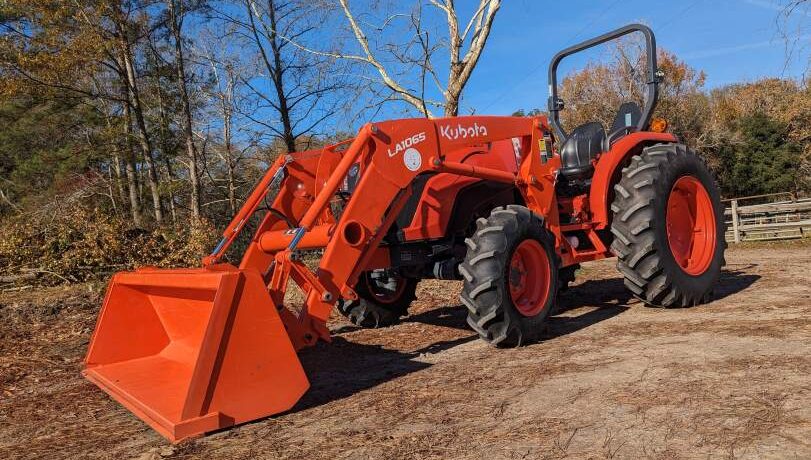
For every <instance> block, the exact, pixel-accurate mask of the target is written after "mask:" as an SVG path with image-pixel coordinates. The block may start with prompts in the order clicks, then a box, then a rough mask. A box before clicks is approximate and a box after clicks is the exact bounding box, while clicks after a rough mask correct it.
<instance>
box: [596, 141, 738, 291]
mask: <svg viewBox="0 0 811 460" xmlns="http://www.w3.org/2000/svg"><path fill="white" fill-rule="evenodd" d="M614 191H615V199H614V202H613V204H612V205H611V210H612V212H613V219H612V224H611V233H613V235H614V241H613V243H612V245H611V249H612V251H613V252H614V254H616V255H617V258H618V262H617V269H618V270H619V271H620V272H621V273H622V275H623V276H624V278H625V286H626V287H627V288H628V289H630V290H631V291H632V292H633V293H634V295H636V296H637V297H638V298H640V299H641V300H643V301H644V302H645V303H646V304H648V305H651V306H659V307H687V306H693V305H698V304H701V303H705V302H708V301H709V300H710V298H711V294H712V289H713V286H714V285H715V283H716V282H717V280H718V277H719V275H720V272H721V267H722V266H723V265H724V249H725V248H726V242H725V240H724V218H723V216H724V210H723V207H722V205H721V200H720V196H719V193H718V188H717V186H716V185H715V181H714V180H713V178H712V175H711V174H710V171H709V170H708V168H707V167H706V165H705V164H704V163H703V162H702V161H701V159H700V158H698V157H697V156H696V155H695V154H693V153H692V152H690V151H689V150H687V148H686V147H685V146H683V145H679V144H660V145H654V146H651V147H647V148H645V149H644V150H643V151H642V154H641V155H635V156H634V157H633V158H632V159H631V163H630V164H629V165H628V167H627V168H625V169H623V171H622V178H621V179H620V181H619V183H618V184H617V185H615V186H614Z"/></svg>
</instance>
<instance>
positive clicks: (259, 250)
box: [83, 25, 724, 442]
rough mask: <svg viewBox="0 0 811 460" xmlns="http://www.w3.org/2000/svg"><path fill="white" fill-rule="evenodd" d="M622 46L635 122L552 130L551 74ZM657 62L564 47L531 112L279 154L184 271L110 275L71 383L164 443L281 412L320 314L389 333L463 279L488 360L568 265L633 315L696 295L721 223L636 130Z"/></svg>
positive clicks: (528, 328)
mask: <svg viewBox="0 0 811 460" xmlns="http://www.w3.org/2000/svg"><path fill="white" fill-rule="evenodd" d="M632 32H641V33H642V34H643V35H644V36H645V37H646V41H647V44H648V61H647V62H648V81H649V82H648V100H647V103H646V105H645V107H644V109H640V108H639V107H638V106H637V105H636V104H633V103H629V104H624V105H623V106H622V107H621V108H620V112H619V113H618V116H617V122H616V123H615V126H614V127H613V128H612V129H611V132H610V133H608V134H607V133H606V132H605V129H604V128H603V127H602V126H601V125H599V124H595V123H590V124H586V125H583V126H580V127H578V128H575V129H574V130H573V131H572V132H571V133H566V132H565V131H564V130H563V128H562V127H561V125H560V122H559V121H558V113H559V111H560V110H562V109H563V102H562V101H561V100H560V99H559V98H558V97H557V83H556V69H557V65H558V63H559V62H560V60H561V59H563V58H564V57H566V56H568V55H570V54H573V53H575V52H578V51H580V50H583V49H587V48H590V47H592V46H596V45H598V44H601V43H605V42H607V41H609V40H613V39H616V38H619V37H621V36H624V35H626V34H629V33H632ZM655 50H656V47H655V41H654V38H653V34H652V32H651V31H650V30H649V29H648V28H647V27H645V26H641V25H631V26H628V27H625V28H622V29H619V30H617V31H614V32H611V33H609V34H606V35H603V36H601V37H597V38H596V39H594V40H590V41H587V42H584V43H581V44H580V45H576V46H574V47H572V48H569V49H567V50H564V51H563V52H561V53H560V54H559V55H558V56H556V57H555V59H554V60H553V61H552V66H551V68H550V83H551V88H552V94H551V97H550V107H549V109H550V112H549V117H548V118H547V117H546V116H537V117H495V116H475V117H455V118H439V119H407V120H395V121H386V122H380V123H370V124H367V125H365V126H363V128H361V129H360V131H359V133H358V135H357V137H355V138H354V139H351V140H348V141H346V142H342V143H339V144H336V145H332V146H329V147H326V148H323V149H319V150H314V151H307V152H297V153H290V154H287V155H284V156H281V157H279V158H278V159H277V161H276V162H275V163H274V164H273V165H272V167H271V168H270V169H269V170H268V171H267V173H266V175H265V176H264V178H263V179H262V180H261V181H260V182H259V184H258V185H257V187H256V188H255V189H254V190H253V192H252V193H251V195H250V196H249V197H248V198H247V199H246V201H245V203H244V205H243V207H242V209H241V210H240V211H239V213H237V215H236V216H235V217H234V218H233V220H232V222H231V223H230V224H229V225H228V227H226V229H225V230H224V232H223V239H222V241H221V242H220V243H219V244H218V245H217V247H216V248H215V249H214V251H213V252H212V254H211V255H209V256H207V257H205V258H204V259H203V261H202V267H201V268H196V269H167V270H161V269H155V268H141V269H137V270H135V271H134V272H126V273H119V274H116V275H115V276H114V277H113V279H112V281H111V282H110V286H109V288H108V291H107V295H106V297H105V299H104V304H103V306H102V309H101V313H100V315H99V319H98V323H97V325H96V329H95V332H94V334H93V337H92V339H91V342H90V346H89V350H88V353H87V357H86V360H85V369H84V371H83V372H84V375H85V376H86V377H87V378H88V379H89V380H91V381H92V382H94V383H95V384H97V385H98V386H99V387H101V388H102V389H103V390H104V391H106V392H107V393H108V394H109V395H110V396H112V397H113V398H115V399H116V400H117V401H119V402H120V403H121V404H123V405H124V406H125V407H127V408H128V409H129V410H131V411H132V412H133V413H135V414H136V415H137V416H138V417H140V418H141V419H143V420H144V421H145V422H147V423H148V424H149V425H150V426H152V427H153V428H154V429H156V430H157V431H158V432H160V433H161V434H162V435H163V436H165V437H166V438H168V439H170V440H171V441H173V442H174V441H179V440H181V439H185V438H188V437H191V436H195V435H200V434H203V433H206V432H210V431H215V430H219V429H222V428H226V427H229V426H233V425H235V424H239V423H243V422H246V421H250V420H254V419H258V418H262V417H266V416H269V415H273V414H277V413H280V412H284V411H286V410H289V409H290V408H292V407H293V406H294V405H295V404H296V402H297V401H298V400H299V399H300V398H301V396H302V395H303V394H304V393H305V392H306V391H307V389H308V387H309V382H308V380H307V377H306V375H305V372H304V370H303V369H302V365H301V363H300V362H299V360H298V357H297V351H298V350H300V349H302V348H304V347H309V346H312V345H314V344H315V343H317V342H318V341H319V340H321V341H325V342H329V341H330V331H329V329H328V327H327V320H328V319H329V316H330V314H331V312H332V311H333V309H337V310H338V311H339V312H341V313H343V314H345V315H346V316H347V317H349V319H350V320H352V321H353V322H355V323H356V324H359V325H361V326H365V327H378V326H385V325H388V324H392V323H393V322H396V321H397V319H398V318H400V317H401V316H403V315H405V314H407V309H408V305H409V304H410V302H411V301H412V300H413V299H414V289H415V286H416V283H417V281H418V280H420V279H424V278H437V279H458V280H462V281H463V288H462V294H461V301H462V303H463V304H464V306H465V307H466V308H467V309H468V324H470V326H471V328H472V329H473V330H475V331H476V332H478V333H479V335H480V336H481V337H482V339H484V340H486V341H488V342H489V343H492V344H493V345H497V346H518V345H521V344H524V343H528V342H530V341H532V340H534V339H537V338H538V335H539V333H540V331H542V329H543V325H544V323H545V321H546V318H547V317H548V315H549V313H550V311H551V310H552V308H553V306H554V304H555V301H556V297H557V292H558V291H559V289H561V288H563V287H565V285H566V283H567V282H569V281H571V280H572V279H573V275H574V270H575V269H576V267H577V266H578V264H580V263H583V262H587V261H592V260H597V259H602V258H606V257H612V256H614V255H616V256H617V257H618V268H619V270H620V272H621V273H622V275H623V277H624V278H625V283H626V285H627V286H628V288H629V289H630V290H631V291H632V292H633V293H634V295H636V296H638V297H639V298H641V299H642V300H644V301H645V302H646V303H648V304H651V305H659V306H665V307H670V306H688V305H695V304H698V303H702V302H705V301H707V300H709V296H710V293H711V290H712V285H713V284H714V283H715V281H716V280H717V277H718V273H719V271H720V267H721V265H722V263H723V250H724V243H723V234H724V228H723V212H722V209H721V208H720V202H719V199H718V198H719V197H718V191H717V188H716V186H715V184H714V182H713V180H712V178H711V176H710V175H709V172H708V171H707V169H706V167H705V166H704V165H703V163H701V161H700V160H699V159H698V157H696V156H695V155H694V154H692V153H691V152H689V151H688V150H687V149H686V148H685V147H684V146H683V145H681V144H679V142H678V139H677V138H676V137H675V136H674V135H672V134H669V133H666V132H662V131H663V129H655V130H652V129H651V115H652V112H653V110H654V107H655V104H656V88H657V85H658V82H659V75H658V72H657V68H656V51H655ZM656 125H657V126H658V127H659V128H663V127H662V126H661V123H656ZM252 220H258V227H257V229H256V231H255V232H254V235H253V237H252V238H251V239H250V243H249V244H248V246H247V249H245V251H244V254H243V255H242V258H241V260H240V262H239V264H238V265H234V264H231V263H228V262H227V261H226V259H225V254H226V251H228V250H229V248H230V247H231V246H232V245H233V244H234V242H235V239H236V238H237V236H239V235H240V233H241V232H242V231H243V230H244V229H246V228H247V227H248V226H249V225H248V224H249V222H252ZM311 250H313V251H320V252H321V253H322V255H321V258H320V260H319V262H318V266H317V268H315V269H312V268H310V267H309V266H308V265H307V264H306V263H305V261H304V260H303V257H302V254H305V253H307V252H308V251H311ZM291 282H292V283H294V284H295V285H296V286H297V287H298V288H299V289H300V290H301V292H303V293H304V295H305V301H304V303H303V305H301V306H300V307H297V308H296V307H293V306H291V305H288V304H286V302H285V294H286V292H287V289H288V287H289V285H290V283H291Z"/></svg>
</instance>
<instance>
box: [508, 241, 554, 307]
mask: <svg viewBox="0 0 811 460" xmlns="http://www.w3.org/2000/svg"><path fill="white" fill-rule="evenodd" d="M550 280H551V272H550V268H549V257H548V256H547V255H546V251H545V250H544V248H543V246H541V244H540V243H539V242H537V241H535V240H524V241H522V242H521V243H520V244H519V245H518V247H516V248H515V251H514V252H513V255H512V258H511V259H510V267H509V282H510V297H511V298H512V302H513V305H515V308H516V309H517V310H518V312H519V313H521V314H522V315H524V316H530V317H531V316H535V315H537V314H538V313H540V312H541V311H542V310H543V308H544V306H545V305H546V301H547V300H548V298H549V285H550Z"/></svg>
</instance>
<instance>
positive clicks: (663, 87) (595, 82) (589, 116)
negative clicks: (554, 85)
mask: <svg viewBox="0 0 811 460" xmlns="http://www.w3.org/2000/svg"><path fill="white" fill-rule="evenodd" d="M658 65H659V70H661V71H662V73H663V74H664V79H663V81H662V83H661V84H660V85H659V105H658V106H657V109H656V112H655V114H654V116H656V117H662V118H665V119H666V120H668V122H669V123H670V126H671V129H672V131H673V132H675V133H676V134H678V135H679V136H681V137H682V138H683V139H685V140H686V141H687V142H688V143H691V144H701V142H702V138H701V135H702V125H703V120H705V119H706V118H707V116H708V113H709V105H708V101H707V97H706V95H705V94H704V93H703V91H702V90H703V87H704V83H705V80H706V76H705V74H704V72H703V71H697V70H695V69H693V68H692V67H690V66H688V65H687V64H686V63H685V62H684V61H681V60H679V59H678V58H677V57H676V56H675V55H674V54H673V53H670V52H668V51H666V50H664V49H659V52H658ZM645 66H646V58H645V53H644V44H643V43H641V42H639V41H637V40H621V41H619V42H617V43H616V44H615V45H614V47H613V48H611V49H610V51H609V53H608V59H603V62H599V63H595V62H592V63H589V64H587V65H586V67H585V68H584V69H582V70H580V71H577V72H573V73H570V74H569V75H567V76H566V77H565V78H564V79H563V81H562V83H561V88H560V95H561V97H562V98H563V100H564V101H565V103H566V110H564V111H563V112H561V117H562V119H563V123H564V126H565V127H566V128H567V129H568V130H571V129H572V128H574V127H576V126H578V125H580V124H582V123H586V122H589V121H599V122H601V123H602V124H603V126H605V127H606V128H608V127H610V126H611V123H612V122H613V120H614V116H615V115H616V113H617V109H618V108H619V106H620V105H621V104H622V103H623V102H629V101H634V102H636V103H637V104H639V105H640V107H642V106H643V105H644V94H645V78H646V73H645ZM694 146H695V145H694Z"/></svg>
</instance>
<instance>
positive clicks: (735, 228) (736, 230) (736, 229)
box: [732, 200, 741, 243]
mask: <svg viewBox="0 0 811 460" xmlns="http://www.w3.org/2000/svg"><path fill="white" fill-rule="evenodd" d="M732 235H733V238H734V241H735V242H736V243H740V242H741V231H740V224H739V223H738V200H732Z"/></svg>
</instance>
